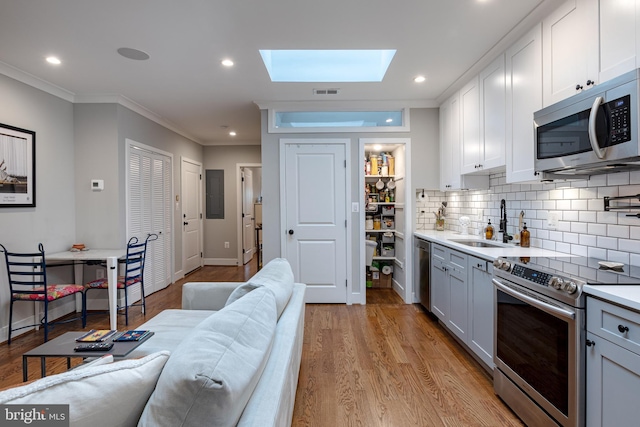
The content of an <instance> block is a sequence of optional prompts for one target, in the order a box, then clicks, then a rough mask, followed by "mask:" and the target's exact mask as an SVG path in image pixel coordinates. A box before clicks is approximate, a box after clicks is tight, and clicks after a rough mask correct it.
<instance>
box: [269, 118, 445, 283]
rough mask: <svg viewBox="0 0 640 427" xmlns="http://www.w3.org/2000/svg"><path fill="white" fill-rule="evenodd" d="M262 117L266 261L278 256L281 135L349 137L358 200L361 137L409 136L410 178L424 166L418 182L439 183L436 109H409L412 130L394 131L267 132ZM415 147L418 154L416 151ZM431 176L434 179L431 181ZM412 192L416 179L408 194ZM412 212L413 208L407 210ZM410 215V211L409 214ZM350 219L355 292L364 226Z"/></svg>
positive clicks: (353, 191)
mask: <svg viewBox="0 0 640 427" xmlns="http://www.w3.org/2000/svg"><path fill="white" fill-rule="evenodd" d="M261 114H262V116H261V118H262V197H263V202H262V203H263V208H262V209H263V210H262V213H263V224H264V231H263V251H264V261H265V262H268V261H269V260H271V259H273V258H277V257H279V256H281V255H282V254H281V249H282V248H281V247H280V236H281V234H280V233H281V232H282V231H281V230H280V148H279V147H280V139H282V138H308V139H311V138H348V139H350V140H351V147H350V148H351V152H350V155H351V161H352V162H353V165H352V168H351V176H350V177H347V179H348V180H349V182H350V183H351V188H350V191H351V199H352V200H353V201H358V200H360V194H361V192H363V191H364V189H360V188H359V186H358V182H359V181H358V178H359V176H360V174H361V173H363V171H361V170H360V169H359V168H358V167H357V165H358V164H359V163H358V159H359V156H360V153H358V143H359V139H360V138H411V153H412V158H411V159H409V160H408V163H409V162H411V164H412V166H411V167H412V181H413V180H414V177H415V172H414V171H413V170H414V169H415V168H423V169H425V170H426V171H421V172H420V176H419V180H418V182H421V183H422V185H432V186H434V187H435V188H437V186H438V180H439V174H440V172H439V171H440V169H439V151H438V141H439V129H438V111H437V109H435V108H434V109H422V108H420V109H412V110H411V113H410V114H411V116H410V117H411V121H410V125H411V131H410V132H393V133H323V134H308V133H307V134H305V133H287V134H270V133H269V132H268V111H267V110H262V111H261ZM416 150H417V154H416ZM429 171H430V172H429ZM431 180H435V181H434V183H431V182H430V181H431ZM414 193H415V183H414V184H413V189H412V192H411V193H410V194H414ZM407 214H408V215H411V214H412V212H407ZM412 217H413V215H412ZM349 219H350V220H351V221H352V233H351V236H350V238H351V242H352V248H353V251H352V253H351V258H350V260H349V262H350V263H351V265H352V266H353V268H352V273H353V276H352V277H351V278H350V280H349V281H350V282H351V283H353V284H354V285H353V287H352V292H353V293H358V292H360V291H361V287H362V286H364V284H361V283H359V278H360V276H359V275H360V269H359V267H360V266H359V262H360V245H359V233H360V230H361V229H364V224H360V214H359V213H352V214H351V217H350V218H349Z"/></svg>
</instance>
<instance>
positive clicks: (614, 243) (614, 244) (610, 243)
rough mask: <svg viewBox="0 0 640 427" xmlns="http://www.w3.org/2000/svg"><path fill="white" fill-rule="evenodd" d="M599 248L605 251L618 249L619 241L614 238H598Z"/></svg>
mask: <svg viewBox="0 0 640 427" xmlns="http://www.w3.org/2000/svg"><path fill="white" fill-rule="evenodd" d="M596 241H597V242H598V247H599V248H604V249H618V239H614V238H613V237H604V236H598V238H597V240H596Z"/></svg>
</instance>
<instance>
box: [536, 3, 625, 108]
mask: <svg viewBox="0 0 640 427" xmlns="http://www.w3.org/2000/svg"><path fill="white" fill-rule="evenodd" d="M606 1H607V2H611V1H614V0H606ZM634 34H635V33H634ZM542 41H543V48H542V52H543V60H542V63H543V65H544V72H543V82H544V84H543V90H544V92H543V103H544V106H548V105H551V104H553V103H555V102H558V101H561V100H563V99H565V98H568V97H570V96H571V95H574V94H576V93H578V92H580V91H582V90H587V89H589V88H591V87H593V86H594V85H595V84H597V82H598V79H599V75H598V2H597V0H567V1H565V2H564V3H563V4H562V5H561V6H560V7H559V8H558V9H556V10H555V11H554V12H553V13H551V14H550V15H549V16H548V17H547V18H545V19H544V20H543V21H542Z"/></svg>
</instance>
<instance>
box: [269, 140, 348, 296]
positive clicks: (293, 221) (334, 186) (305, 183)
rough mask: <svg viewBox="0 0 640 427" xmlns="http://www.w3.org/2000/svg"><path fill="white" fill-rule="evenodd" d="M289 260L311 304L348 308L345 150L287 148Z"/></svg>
mask: <svg viewBox="0 0 640 427" xmlns="http://www.w3.org/2000/svg"><path fill="white" fill-rule="evenodd" d="M284 151H285V162H284V163H285V164H284V167H283V168H282V169H281V172H280V173H281V179H282V180H283V181H282V182H283V186H284V194H283V203H284V209H283V212H284V218H283V224H282V226H283V229H282V231H283V233H285V235H284V244H283V249H284V256H285V257H286V258H287V260H288V261H289V262H290V264H291V267H292V269H293V273H294V276H295V280H296V281H297V282H301V283H305V284H306V285H307V292H306V302H311V303H345V302H346V298H347V253H346V239H347V235H346V230H347V228H346V188H347V179H346V154H345V153H346V148H345V145H344V144H331V143H326V144H323V143H322V142H319V143H317V144H315V143H314V144H297V143H286V144H284Z"/></svg>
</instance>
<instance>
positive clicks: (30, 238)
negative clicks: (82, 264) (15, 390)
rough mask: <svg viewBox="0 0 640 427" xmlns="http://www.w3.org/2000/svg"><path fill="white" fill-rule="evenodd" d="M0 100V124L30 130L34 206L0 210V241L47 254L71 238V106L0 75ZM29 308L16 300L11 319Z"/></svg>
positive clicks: (4, 295)
mask: <svg viewBox="0 0 640 427" xmlns="http://www.w3.org/2000/svg"><path fill="white" fill-rule="evenodd" d="M0 99H1V100H2V101H1V102H0V123H3V124H7V125H11V126H16V127H19V128H23V129H27V130H31V131H35V132H36V151H35V155H36V187H35V189H36V207H35V208H2V209H0V243H2V244H3V245H5V246H6V247H7V248H8V249H9V250H12V251H34V250H36V249H37V245H38V243H40V242H41V243H43V244H44V247H45V250H46V251H47V252H57V251H61V250H66V249H68V248H69V247H71V245H72V244H73V243H74V242H75V240H76V230H75V227H76V212H75V192H74V188H75V181H74V180H75V161H74V136H73V105H72V104H71V103H70V102H68V101H65V100H62V99H60V98H58V97H55V96H52V95H49V94H47V93H45V92H42V91H40V90H38V89H35V88H33V87H31V86H28V85H25V84H23V83H20V82H18V81H16V80H13V79H11V78H9V77H6V76H3V75H0ZM0 256H1V257H2V262H1V263H0V341H3V340H5V339H6V336H7V324H8V321H9V314H8V313H9V289H8V284H7V276H6V272H5V264H4V259H3V258H4V254H2V255H0ZM32 310H33V307H32V306H30V305H29V304H17V305H16V312H15V313H14V321H15V322H16V323H17V322H20V321H21V320H22V319H24V318H25V317H27V316H29V315H30V314H31V313H32ZM27 320H31V319H27ZM29 323H31V322H29Z"/></svg>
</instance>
